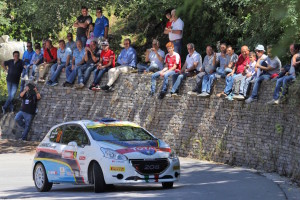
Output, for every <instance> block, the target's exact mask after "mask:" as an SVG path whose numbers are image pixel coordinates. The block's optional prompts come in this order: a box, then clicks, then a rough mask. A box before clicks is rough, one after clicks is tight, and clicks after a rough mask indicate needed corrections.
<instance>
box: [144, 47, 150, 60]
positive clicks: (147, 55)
mask: <svg viewBox="0 0 300 200" xmlns="http://www.w3.org/2000/svg"><path fill="white" fill-rule="evenodd" d="M150 52H151V49H147V50H146V52H145V62H149V55H150Z"/></svg>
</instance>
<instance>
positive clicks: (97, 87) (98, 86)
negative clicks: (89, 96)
mask: <svg viewBox="0 0 300 200" xmlns="http://www.w3.org/2000/svg"><path fill="white" fill-rule="evenodd" d="M92 90H93V91H100V90H101V87H100V85H96V86H94V87H93V88H92Z"/></svg>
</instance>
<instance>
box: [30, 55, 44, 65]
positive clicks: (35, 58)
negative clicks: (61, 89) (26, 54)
mask: <svg viewBox="0 0 300 200" xmlns="http://www.w3.org/2000/svg"><path fill="white" fill-rule="evenodd" d="M43 58H44V57H43V54H42V53H40V54H39V55H38V54H37V53H36V52H35V53H34V54H33V56H32V58H31V61H30V65H33V64H34V63H35V62H36V61H37V60H39V62H38V63H37V64H36V65H39V64H41V63H42V62H43Z"/></svg>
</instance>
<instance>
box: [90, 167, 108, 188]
mask: <svg viewBox="0 0 300 200" xmlns="http://www.w3.org/2000/svg"><path fill="white" fill-rule="evenodd" d="M93 179H94V192H95V193H100V192H104V191H105V187H106V184H105V180H104V176H103V172H102V169H101V167H100V165H99V164H98V163H96V162H94V164H93Z"/></svg>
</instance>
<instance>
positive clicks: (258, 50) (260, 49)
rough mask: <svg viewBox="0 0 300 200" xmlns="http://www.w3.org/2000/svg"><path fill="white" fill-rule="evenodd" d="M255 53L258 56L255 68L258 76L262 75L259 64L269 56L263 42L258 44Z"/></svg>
mask: <svg viewBox="0 0 300 200" xmlns="http://www.w3.org/2000/svg"><path fill="white" fill-rule="evenodd" d="M255 53H256V56H257V62H256V65H255V69H256V77H257V78H258V77H259V76H260V75H261V70H260V68H259V67H258V66H259V65H261V64H262V63H263V62H264V61H265V60H266V59H267V57H268V56H267V55H266V54H265V47H264V46H263V45H261V44H259V45H257V46H256V48H255ZM254 81H255V80H253V81H252V83H253V82H254Z"/></svg>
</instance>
